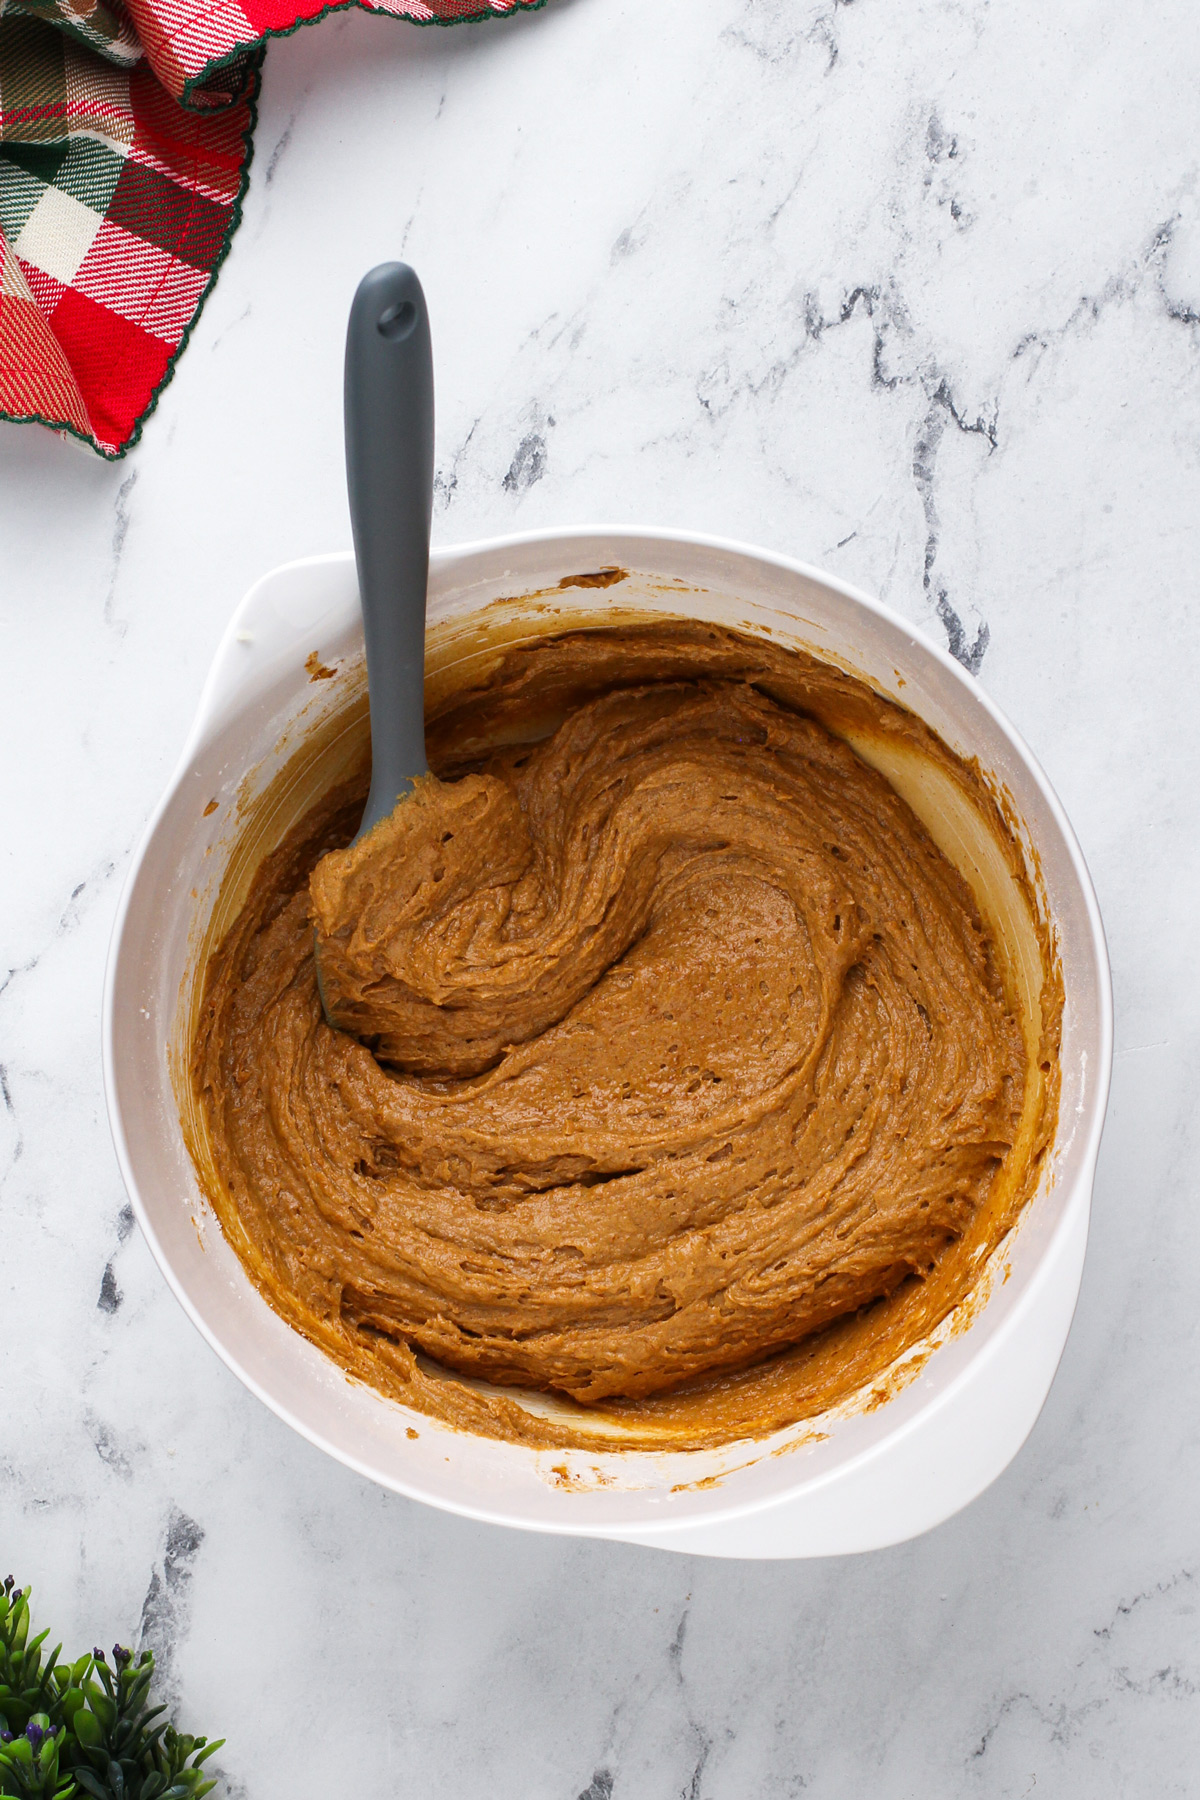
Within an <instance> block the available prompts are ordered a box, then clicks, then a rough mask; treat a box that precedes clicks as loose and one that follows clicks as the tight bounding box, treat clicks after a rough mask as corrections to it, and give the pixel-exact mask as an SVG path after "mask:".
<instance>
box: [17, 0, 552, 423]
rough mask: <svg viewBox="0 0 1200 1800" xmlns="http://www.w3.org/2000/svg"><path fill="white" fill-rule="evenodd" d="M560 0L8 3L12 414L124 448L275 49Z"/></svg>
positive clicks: (194, 311) (195, 283)
mask: <svg viewBox="0 0 1200 1800" xmlns="http://www.w3.org/2000/svg"><path fill="white" fill-rule="evenodd" d="M544 3H545V0H335V3H334V4H333V5H330V4H328V3H327V0H124V3H122V0H0V418H7V419H14V420H35V421H37V422H38V423H39V424H42V425H50V426H53V427H54V428H55V429H57V430H61V431H66V432H70V433H71V434H72V435H73V436H75V437H78V438H82V439H83V440H84V442H85V443H88V444H90V445H91V446H92V447H93V448H94V449H96V450H98V451H99V452H100V454H101V455H102V456H106V457H118V456H121V455H123V454H124V452H125V451H126V450H127V449H128V448H129V447H130V445H131V444H134V443H136V442H137V440H138V437H139V436H140V434H141V427H142V425H143V423H144V422H145V419H146V417H147V415H148V414H149V413H150V412H151V411H152V410H153V407H154V404H155V402H156V400H157V399H158V396H159V394H160V393H161V392H162V389H163V388H164V387H165V386H166V384H167V382H168V381H169V380H170V378H171V373H172V371H173V369H174V366H175V361H176V358H177V357H178V355H179V353H180V351H181V350H182V349H183V347H184V345H185V344H186V342H187V339H188V334H189V332H190V331H191V329H192V326H193V325H194V324H195V322H196V319H197V317H198V316H199V313H200V309H201V307H202V306H203V304H204V301H205V299H206V298H207V296H208V294H209V292H210V291H211V289H212V286H213V283H214V282H215V280H216V277H217V271H218V269H219V268H220V266H221V263H222V261H223V260H224V257H225V255H226V252H227V251H228V249H229V243H230V239H231V238H232V236H233V233H234V231H235V230H236V229H237V226H238V222H239V220H240V218H241V207H242V197H243V195H244V194H245V191H246V184H247V181H248V179H249V169H250V154H251V143H252V137H253V132H254V121H255V102H256V99H257V96H258V86H259V73H260V70H261V67H262V59H263V54H264V45H265V40H266V39H267V38H269V37H277V36H280V35H282V34H283V33H286V32H290V31H294V30H295V28H296V27H297V26H298V25H303V24H307V23H308V22H310V21H312V20H314V19H319V18H323V17H324V15H325V14H326V13H328V12H334V11H341V10H343V9H344V8H345V7H346V6H348V5H355V4H357V5H361V6H362V7H363V8H364V9H365V10H366V11H368V12H378V13H388V14H391V15H392V16H394V17H397V18H404V19H410V20H412V21H414V22H415V23H417V24H421V25H452V24H455V23H457V22H459V21H463V20H475V19H482V18H487V17H489V16H491V15H494V14H499V13H512V12H517V11H527V10H533V9H534V8H536V7H538V6H541V5H543V4H544Z"/></svg>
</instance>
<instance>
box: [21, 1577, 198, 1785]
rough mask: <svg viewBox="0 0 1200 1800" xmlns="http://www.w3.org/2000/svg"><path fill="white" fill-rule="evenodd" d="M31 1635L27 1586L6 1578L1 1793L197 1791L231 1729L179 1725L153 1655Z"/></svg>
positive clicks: (119, 1647)
mask: <svg viewBox="0 0 1200 1800" xmlns="http://www.w3.org/2000/svg"><path fill="white" fill-rule="evenodd" d="M48 1635H49V1633H48V1632H45V1631H43V1632H41V1633H39V1635H38V1636H37V1637H35V1638H32V1639H31V1638H30V1636H29V1589H28V1588H18V1587H16V1586H15V1585H14V1583H13V1578H12V1576H11V1575H10V1576H9V1577H8V1579H7V1580H6V1581H5V1582H4V1583H3V1585H2V1586H0V1795H19V1796H22V1800H25V1797H27V1796H31V1795H37V1796H47V1797H48V1800H83V1797H84V1796H88V1797H89V1800H199V1796H200V1795H201V1794H207V1793H210V1792H211V1791H212V1789H213V1788H215V1787H216V1785H217V1784H216V1782H215V1781H213V1780H211V1779H209V1778H208V1777H206V1775H205V1773H204V1767H203V1765H204V1764H205V1763H206V1762H207V1761H208V1758H209V1757H210V1756H211V1755H212V1754H213V1752H214V1751H216V1750H219V1749H220V1748H221V1745H222V1743H223V1742H224V1739H223V1738H221V1739H218V1740H217V1742H216V1743H212V1744H210V1743H209V1742H208V1740H207V1739H206V1738H202V1737H188V1736H187V1735H186V1734H185V1733H183V1732H179V1731H176V1730H175V1728H174V1727H173V1726H172V1725H171V1723H170V1722H169V1720H168V1719H167V1718H166V1716H165V1714H166V1708H165V1707H164V1706H151V1705H150V1681H151V1677H152V1676H153V1674H154V1657H153V1655H152V1654H151V1652H150V1651H149V1650H143V1651H142V1654H141V1656H140V1657H138V1659H137V1661H136V1662H135V1661H134V1657H133V1652H132V1651H131V1650H123V1649H122V1648H121V1646H120V1645H119V1644H116V1645H114V1646H113V1652H112V1662H111V1664H110V1663H109V1660H108V1658H107V1657H106V1656H105V1654H104V1652H103V1650H93V1652H92V1654H91V1655H90V1656H81V1657H80V1658H79V1659H78V1661H77V1662H61V1661H60V1660H59V1658H60V1656H61V1654H62V1646H61V1644H60V1645H59V1647H58V1649H56V1650H52V1651H51V1652H50V1653H49V1654H48V1655H47V1654H46V1652H45V1649H44V1645H45V1642H46V1638H47V1637H48Z"/></svg>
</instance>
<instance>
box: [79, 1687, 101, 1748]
mask: <svg viewBox="0 0 1200 1800" xmlns="http://www.w3.org/2000/svg"><path fill="white" fill-rule="evenodd" d="M82 1699H83V1696H82V1695H80V1701H81V1702H82ZM71 1729H72V1731H73V1732H74V1733H75V1736H76V1737H77V1738H78V1739H79V1742H80V1743H81V1744H86V1745H87V1747H88V1749H89V1750H92V1749H95V1747H96V1745H97V1744H99V1743H101V1742H102V1741H103V1738H104V1728H103V1726H102V1725H101V1723H100V1721H99V1719H98V1718H97V1717H96V1715H95V1713H92V1712H88V1711H87V1710H86V1709H85V1708H84V1707H83V1706H82V1705H81V1706H80V1708H79V1710H78V1711H77V1712H76V1713H75V1716H74V1718H73V1719H72V1720H71Z"/></svg>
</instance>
